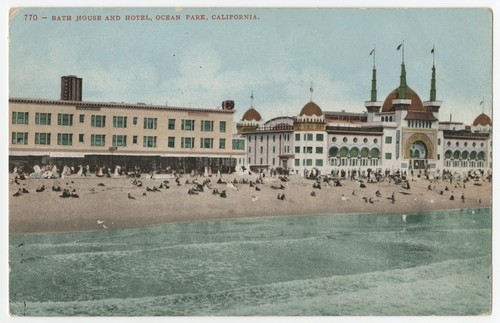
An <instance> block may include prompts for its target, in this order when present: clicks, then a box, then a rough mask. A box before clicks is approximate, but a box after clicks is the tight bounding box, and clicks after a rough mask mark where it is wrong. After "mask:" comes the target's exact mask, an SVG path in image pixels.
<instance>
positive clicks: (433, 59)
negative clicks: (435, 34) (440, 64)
mask: <svg viewBox="0 0 500 323" xmlns="http://www.w3.org/2000/svg"><path fill="white" fill-rule="evenodd" d="M435 55H436V54H435V53H434V44H432V66H434V65H435V63H436V61H435Z"/></svg>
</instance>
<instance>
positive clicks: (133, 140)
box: [132, 136, 137, 144]
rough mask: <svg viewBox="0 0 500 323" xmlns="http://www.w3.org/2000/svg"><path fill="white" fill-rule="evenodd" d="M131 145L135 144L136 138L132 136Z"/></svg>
mask: <svg viewBox="0 0 500 323" xmlns="http://www.w3.org/2000/svg"><path fill="white" fill-rule="evenodd" d="M132 143H133V144H137V136H132Z"/></svg>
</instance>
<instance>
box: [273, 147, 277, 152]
mask: <svg viewBox="0 0 500 323" xmlns="http://www.w3.org/2000/svg"><path fill="white" fill-rule="evenodd" d="M275 153H276V146H273V154H275Z"/></svg>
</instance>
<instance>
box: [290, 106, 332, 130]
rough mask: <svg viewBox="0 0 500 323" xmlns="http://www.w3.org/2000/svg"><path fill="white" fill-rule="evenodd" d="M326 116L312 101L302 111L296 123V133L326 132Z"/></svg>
mask: <svg viewBox="0 0 500 323" xmlns="http://www.w3.org/2000/svg"><path fill="white" fill-rule="evenodd" d="M325 125H326V123H325V116H324V115H323V111H322V110H321V108H320V107H319V106H318V105H317V104H316V103H314V102H313V101H310V102H308V103H306V105H304V106H303V107H302V110H300V113H299V115H298V117H297V118H296V119H295V122H294V129H295V131H309V130H325Z"/></svg>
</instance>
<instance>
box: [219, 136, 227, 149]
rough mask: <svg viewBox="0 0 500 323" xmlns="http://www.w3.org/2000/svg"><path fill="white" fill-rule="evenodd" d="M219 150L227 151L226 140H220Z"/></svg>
mask: <svg viewBox="0 0 500 323" xmlns="http://www.w3.org/2000/svg"><path fill="white" fill-rule="evenodd" d="M219 149H226V139H224V138H220V139H219Z"/></svg>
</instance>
